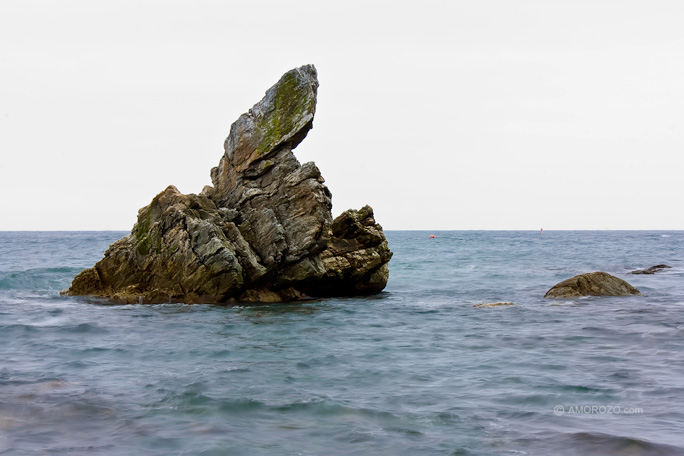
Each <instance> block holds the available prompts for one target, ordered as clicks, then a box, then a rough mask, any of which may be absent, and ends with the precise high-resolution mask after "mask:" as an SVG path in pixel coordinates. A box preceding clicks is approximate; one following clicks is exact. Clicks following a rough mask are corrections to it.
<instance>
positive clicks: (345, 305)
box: [0, 232, 684, 455]
mask: <svg viewBox="0 0 684 456" xmlns="http://www.w3.org/2000/svg"><path fill="white" fill-rule="evenodd" d="M123 234H125V233H116V232H104V233H99V232H98V233H93V232H81V233H78V232H68V233H59V232H56V233H31V232H22V233H10V232H4V233H0V454H2V455H5V454H7V455H24V454H26V455H28V454H31V455H33V454H98V455H131V454H146V455H147V454H151V455H169V454H178V455H180V454H183V455H223V454H226V455H227V454H230V455H243V454H244V455H262V454H274V455H319V454H320V455H351V454H354V455H357V454H373V455H502V454H515V455H519V454H527V455H550V454H560V455H591V454H600V455H606V454H607V455H622V454H628V455H670V454H672V455H675V454H677V455H678V454H684V436H682V430H683V429H684V280H683V279H684V261H683V259H684V232H544V234H543V237H542V238H541V240H540V238H539V233H533V232H435V233H434V234H435V239H429V238H428V235H429V234H430V233H426V232H389V233H387V234H388V238H389V241H390V247H391V248H392V250H393V251H394V252H395V256H394V258H393V259H392V262H391V263H390V274H391V277H390V282H389V284H388V287H387V289H386V291H385V292H384V293H382V294H380V295H376V296H373V297H366V298H346V299H327V300H321V301H314V302H307V303H298V304H280V305H269V306H252V307H240V306H237V307H221V306H210V305H193V306H188V305H182V304H173V305H157V306H111V305H102V304H100V303H97V302H94V301H89V300H87V299H77V298H65V297H60V296H59V294H58V292H59V291H60V290H61V289H64V288H66V287H68V285H69V283H70V281H71V279H72V277H73V276H74V275H75V274H76V273H78V272H79V271H80V270H81V269H82V268H84V267H89V266H92V264H93V263H95V262H96V261H97V260H99V259H100V258H101V256H102V253H103V252H104V250H105V249H106V248H107V246H108V245H109V244H110V243H111V242H113V241H114V240H116V239H118V238H119V237H121V236H122V235H123ZM659 263H667V264H669V265H671V266H673V268H672V269H669V270H667V271H665V272H663V273H661V274H658V275H652V276H648V275H630V274H628V272H629V271H630V270H632V269H637V268H643V267H648V266H652V265H655V264H659ZM596 270H603V271H606V272H609V273H611V274H614V275H617V276H619V277H622V278H624V279H626V280H628V281H629V282H630V283H632V284H633V285H635V286H636V287H637V288H639V289H640V290H641V291H642V292H643V296H641V297H629V298H584V299H576V300H565V301H548V300H544V299H542V296H543V295H544V293H545V292H546V291H547V290H548V288H550V287H551V286H552V285H554V284H555V283H557V282H558V281H560V280H563V279H565V278H568V277H571V276H573V275H575V274H577V273H581V272H591V271H596ZM493 301H512V302H514V303H515V305H514V306H508V307H499V308H475V307H473V305H475V304H478V303H484V302H493Z"/></svg>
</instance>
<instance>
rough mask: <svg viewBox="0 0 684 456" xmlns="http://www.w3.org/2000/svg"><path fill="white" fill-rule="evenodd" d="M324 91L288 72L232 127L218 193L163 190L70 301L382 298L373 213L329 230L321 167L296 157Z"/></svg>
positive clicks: (386, 253) (380, 247)
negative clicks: (92, 298) (376, 295)
mask: <svg viewBox="0 0 684 456" xmlns="http://www.w3.org/2000/svg"><path fill="white" fill-rule="evenodd" d="M317 89H318V79H317V73H316V69H315V68H314V67H313V66H312V65H307V66H303V67H300V68H296V69H294V70H291V71H289V72H288V73H286V74H285V75H284V76H283V77H282V78H281V79H280V81H278V83H276V84H275V85H274V86H273V87H271V88H270V89H269V90H268V91H267V92H266V95H265V96H264V98H263V99H262V100H261V101H260V102H259V103H257V104H256V105H254V107H252V109H250V110H249V112H247V113H245V114H243V115H242V116H240V118H239V119H238V120H237V121H236V122H235V123H233V125H232V126H231V128H230V134H229V135H228V138H227V139H226V141H225V143H224V150H225V153H224V154H223V156H222V157H221V160H220V162H219V165H218V166H217V167H215V168H214V169H212V170H211V179H212V183H213V187H210V186H207V187H205V188H204V189H203V190H202V192H201V193H200V194H199V195H195V194H189V195H184V194H181V193H180V192H179V191H178V190H177V189H176V188H175V187H173V186H170V187H168V188H167V189H166V190H164V191H163V192H161V193H160V194H159V195H157V196H156V197H155V198H154V199H153V200H152V202H151V203H150V204H149V205H148V206H146V207H144V208H142V209H140V211H139V212H138V219H137V222H136V224H135V225H134V227H133V229H132V231H131V233H130V234H129V235H128V236H126V237H124V238H122V239H120V240H119V241H117V242H115V243H114V244H112V245H111V246H110V248H109V249H108V250H107V251H106V252H105V255H104V258H103V259H102V260H101V261H99V262H98V263H97V264H96V265H95V266H94V267H93V268H89V269H86V270H84V271H83V272H81V273H80V274H79V275H78V276H76V277H75V278H74V280H73V283H72V285H71V287H70V288H69V289H68V290H66V291H65V292H64V294H67V295H92V296H100V297H104V298H108V299H111V300H114V301H118V302H125V303H137V302H144V303H158V302H169V301H174V302H175V301H182V302H188V303H194V302H207V303H223V302H234V301H247V302H273V301H282V300H294V299H301V298H305V297H308V296H338V295H353V294H365V293H375V292H378V291H381V290H382V289H383V288H384V287H385V285H386V283H387V279H388V276H389V270H388V262H389V260H390V258H391V257H392V253H391V252H390V250H389V248H388V245H387V240H386V239H385V236H384V234H383V231H382V227H381V226H380V225H378V224H377V223H376V222H375V219H374V216H373V210H372V209H371V208H370V207H369V206H366V207H364V208H362V209H361V210H358V211H354V210H348V211H346V212H344V213H342V214H341V215H340V216H339V217H337V218H336V219H335V220H334V221H333V219H332V214H331V208H332V203H331V198H332V197H331V194H330V191H329V190H328V188H327V187H326V186H325V185H324V179H323V177H322V176H321V173H320V171H319V169H318V168H317V167H316V165H315V164H314V163H312V162H310V163H305V164H303V165H300V163H299V162H298V161H297V159H296V158H295V156H294V154H293V153H292V150H293V149H294V148H295V147H296V146H297V145H298V144H299V143H300V142H301V141H302V140H303V139H304V138H305V137H306V135H307V133H308V132H309V130H310V129H311V128H312V126H313V118H314V113H315V108H316V96H317Z"/></svg>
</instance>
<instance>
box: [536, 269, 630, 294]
mask: <svg viewBox="0 0 684 456" xmlns="http://www.w3.org/2000/svg"><path fill="white" fill-rule="evenodd" d="M631 295H638V296H640V295H641V292H640V291H639V290H637V289H636V288H634V287H633V286H632V285H630V284H629V283H627V282H625V281H624V280H622V279H620V278H618V277H615V276H612V275H610V274H608V273H606V272H590V273H588V274H580V275H577V276H575V277H572V278H570V279H567V280H564V281H562V282H560V283H557V284H556V285H554V286H553V287H552V288H551V289H550V290H549V291H547V292H546V294H545V295H544V297H545V298H578V297H580V296H631Z"/></svg>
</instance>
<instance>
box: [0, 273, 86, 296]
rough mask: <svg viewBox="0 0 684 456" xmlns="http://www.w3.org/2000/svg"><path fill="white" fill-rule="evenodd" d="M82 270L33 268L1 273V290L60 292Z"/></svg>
mask: <svg viewBox="0 0 684 456" xmlns="http://www.w3.org/2000/svg"><path fill="white" fill-rule="evenodd" d="M79 272H81V269H80V268H70V267H56V268H33V269H26V270H21V271H0V291H1V290H21V291H33V292H48V293H54V292H59V291H61V290H63V289H65V288H67V287H68V286H69V284H70V283H71V280H72V279H73V278H74V276H75V275H76V274H78V273H79Z"/></svg>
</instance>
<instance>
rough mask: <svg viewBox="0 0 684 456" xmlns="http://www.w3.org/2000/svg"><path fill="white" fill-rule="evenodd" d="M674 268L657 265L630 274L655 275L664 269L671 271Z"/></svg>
mask: <svg viewBox="0 0 684 456" xmlns="http://www.w3.org/2000/svg"><path fill="white" fill-rule="evenodd" d="M671 268H672V266H668V265H666V264H656V265H655V266H651V267H650V268H646V269H637V270H636V271H632V272H630V274H655V273H656V272H660V271H662V270H663V269H671Z"/></svg>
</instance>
